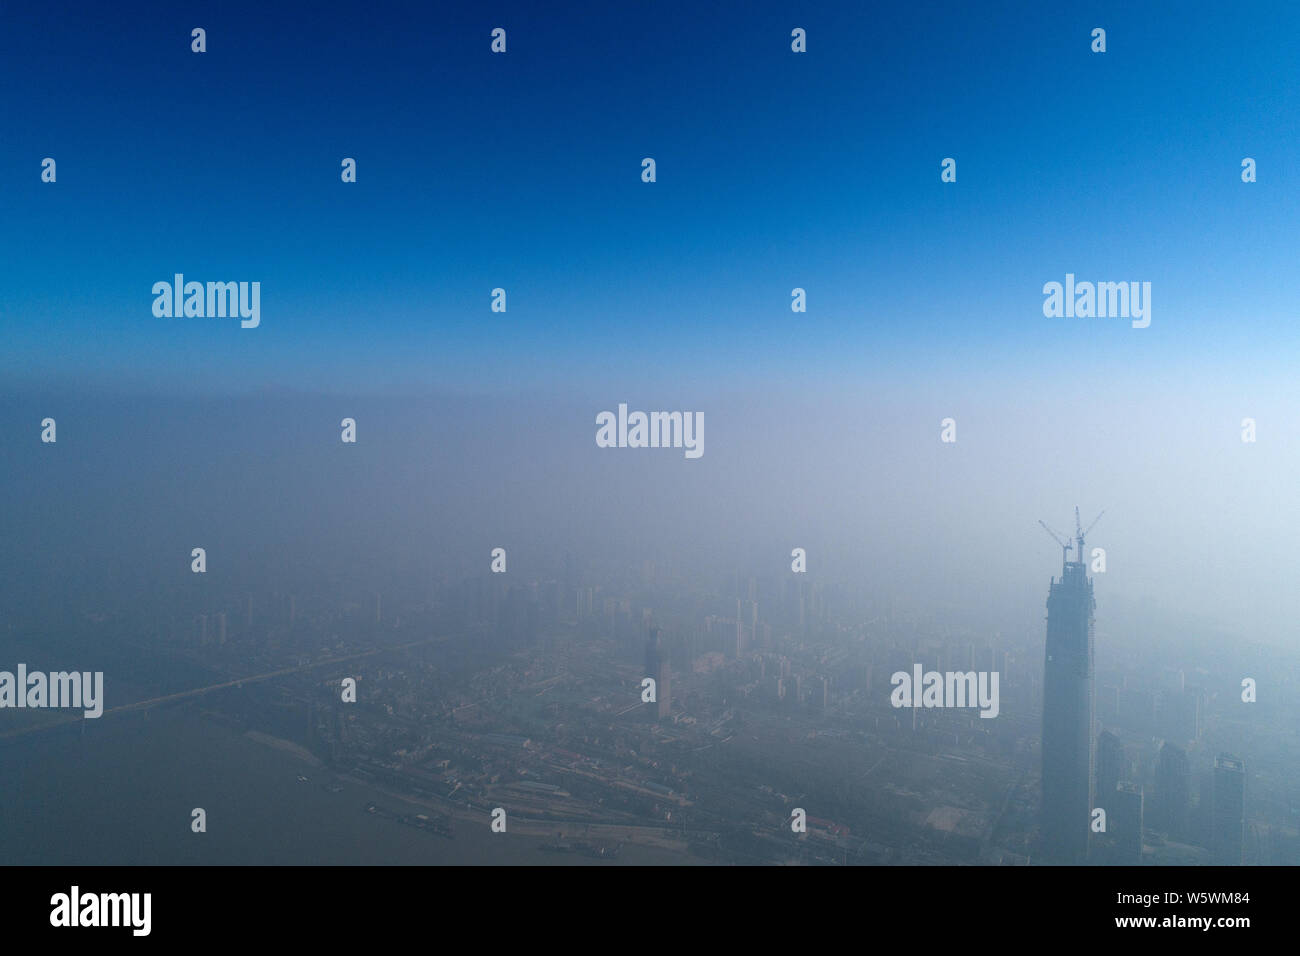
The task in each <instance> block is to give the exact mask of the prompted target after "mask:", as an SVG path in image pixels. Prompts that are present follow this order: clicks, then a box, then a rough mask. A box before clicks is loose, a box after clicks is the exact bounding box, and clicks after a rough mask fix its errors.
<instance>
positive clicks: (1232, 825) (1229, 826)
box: [1210, 754, 1246, 866]
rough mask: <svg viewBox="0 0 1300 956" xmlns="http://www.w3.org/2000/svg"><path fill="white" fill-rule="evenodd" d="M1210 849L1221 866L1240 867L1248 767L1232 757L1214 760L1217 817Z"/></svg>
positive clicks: (1214, 821)
mask: <svg viewBox="0 0 1300 956" xmlns="http://www.w3.org/2000/svg"><path fill="white" fill-rule="evenodd" d="M1212 826H1213V832H1212V833H1211V834H1210V847H1211V849H1212V850H1213V852H1214V862H1215V863H1217V864H1219V865H1220V866H1240V865H1241V864H1242V862H1244V860H1243V856H1242V854H1243V852H1244V849H1245V836H1246V765H1245V764H1244V763H1243V762H1242V761H1241V760H1239V759H1238V758H1236V757H1234V756H1232V755H1231V754H1219V756H1218V757H1217V758H1216V759H1215V761H1214V817H1213V822H1212Z"/></svg>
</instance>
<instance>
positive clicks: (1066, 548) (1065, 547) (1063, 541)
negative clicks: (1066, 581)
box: [1038, 508, 1078, 567]
mask: <svg viewBox="0 0 1300 956" xmlns="http://www.w3.org/2000/svg"><path fill="white" fill-rule="evenodd" d="M1075 510H1076V511H1077V510H1078V509H1077V508H1076V509H1075ZM1038 523H1039V524H1041V525H1042V526H1043V530H1044V531H1046V532H1047V533H1048V534H1050V535H1051V536H1052V540H1053V541H1055V542H1056V543H1057V544H1059V545H1060V546H1061V566H1062V567H1064V566H1065V563H1066V561H1068V560H1069V558H1068V557H1067V555H1068V554H1069V553H1070V549H1071V548H1072V547H1074V545H1072V544H1070V539H1069V538H1067V537H1065V535H1061V534H1057V533H1056V532H1055V531H1053V530H1052V529H1051V528H1049V527H1048V526H1047V523H1046V522H1045V521H1043V520H1042V519H1041V518H1040V519H1039V520H1038Z"/></svg>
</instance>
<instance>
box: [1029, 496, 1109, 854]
mask: <svg viewBox="0 0 1300 956" xmlns="http://www.w3.org/2000/svg"><path fill="white" fill-rule="evenodd" d="M1075 527H1076V529H1077V533H1076V536H1075V544H1074V547H1076V548H1077V551H1076V552H1075V553H1076V555H1077V556H1078V557H1079V560H1078V561H1070V560H1068V553H1069V549H1070V547H1071V545H1068V544H1066V543H1064V542H1060V543H1061V544H1062V567H1061V577H1060V579H1059V580H1057V579H1055V578H1054V579H1053V580H1052V582H1051V587H1050V590H1049V591H1048V596H1047V647H1046V661H1045V663H1044V668H1043V739H1042V751H1043V831H1042V832H1043V853H1044V855H1045V856H1046V857H1047V858H1048V859H1049V860H1051V861H1054V862H1059V863H1082V862H1083V861H1084V860H1085V859H1086V858H1087V856H1088V836H1089V833H1090V832H1091V812H1092V806H1093V801H1092V794H1093V790H1092V786H1093V776H1092V774H1093V742H1094V740H1095V738H1094V736H1093V710H1094V699H1093V679H1094V678H1093V611H1094V609H1095V608H1096V602H1095V601H1094V600H1093V596H1092V580H1091V579H1090V578H1089V577H1088V565H1087V564H1086V563H1085V561H1084V555H1085V553H1086V552H1085V551H1084V531H1083V528H1082V526H1081V525H1080V524H1079V522H1078V509H1077V508H1076V509H1075ZM1058 540H1059V539H1058Z"/></svg>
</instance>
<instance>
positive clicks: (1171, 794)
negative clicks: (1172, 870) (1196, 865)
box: [1151, 740, 1192, 842]
mask: <svg viewBox="0 0 1300 956" xmlns="http://www.w3.org/2000/svg"><path fill="white" fill-rule="evenodd" d="M1151 802H1152V807H1151V810H1152V823H1153V825H1154V826H1156V827H1158V828H1160V829H1161V830H1163V831H1164V832H1165V834H1166V835H1167V836H1168V837H1169V838H1170V839H1171V840H1176V841H1178V842H1185V841H1186V840H1187V837H1188V830H1187V823H1188V812H1189V810H1190V809H1191V805H1192V775H1191V765H1190V764H1189V763H1188V762H1187V752H1186V751H1185V750H1183V748H1182V747H1179V746H1178V745H1177V744H1174V743H1171V742H1170V741H1167V740H1166V741H1165V743H1164V745H1163V746H1162V747H1161V748H1160V762H1159V763H1158V764H1157V766H1156V793H1155V798H1154V799H1153V800H1152V801H1151Z"/></svg>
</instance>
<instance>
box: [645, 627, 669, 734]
mask: <svg viewBox="0 0 1300 956" xmlns="http://www.w3.org/2000/svg"><path fill="white" fill-rule="evenodd" d="M645 670H646V676H647V677H652V678H654V682H655V702H656V703H655V705H654V706H655V711H654V713H655V718H656V719H658V720H662V719H663V718H665V717H667V716H668V715H669V714H671V713H672V709H673V694H672V687H671V686H670V682H669V679H670V676H671V675H670V673H669V670H668V651H667V649H666V648H665V647H664V645H663V640H662V637H661V636H660V633H659V628H657V627H651V628H650V636H649V639H648V640H647V642H646V649H645Z"/></svg>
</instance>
